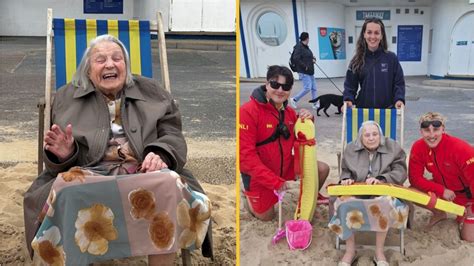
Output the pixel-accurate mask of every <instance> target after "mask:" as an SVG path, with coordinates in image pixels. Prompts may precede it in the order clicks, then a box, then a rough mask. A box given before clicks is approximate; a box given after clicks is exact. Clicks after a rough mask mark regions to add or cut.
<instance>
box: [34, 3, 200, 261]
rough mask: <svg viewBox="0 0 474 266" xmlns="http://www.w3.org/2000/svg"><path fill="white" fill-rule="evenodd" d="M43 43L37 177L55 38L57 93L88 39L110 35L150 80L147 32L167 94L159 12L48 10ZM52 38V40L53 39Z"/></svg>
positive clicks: (188, 257) (47, 121)
mask: <svg viewBox="0 0 474 266" xmlns="http://www.w3.org/2000/svg"><path fill="white" fill-rule="evenodd" d="M47 24H48V25H47V27H48V31H47V41H46V85H45V97H44V99H40V102H39V104H38V107H39V119H40V121H39V127H40V129H39V132H38V133H39V134H38V174H40V173H41V172H42V171H43V163H42V162H43V153H42V149H43V136H44V133H45V132H46V131H47V130H48V129H49V124H50V119H51V118H50V113H51V92H52V84H51V80H52V74H51V69H52V43H53V39H54V51H55V53H54V58H55V63H56V64H55V66H56V67H55V69H56V76H55V78H56V85H55V87H54V88H55V90H59V89H60V88H61V87H62V86H63V85H66V84H67V83H68V82H70V81H71V80H72V76H73V75H74V73H75V71H76V67H77V66H78V65H79V63H80V61H81V59H82V55H83V54H84V52H85V50H86V48H87V46H88V44H89V42H90V40H92V39H93V38H95V37H97V36H99V35H103V34H110V35H113V36H115V37H117V38H118V39H119V40H120V41H121V42H122V43H123V44H124V45H125V46H126V48H127V50H128V53H129V56H130V65H131V70H132V73H133V74H138V75H142V76H146V77H149V78H153V72H152V56H151V38H150V32H157V33H158V47H159V56H160V69H161V77H162V86H163V87H164V88H165V89H166V90H167V91H169V92H170V80H169V73H168V62H167V55H166V44H165V36H164V31H163V24H162V19H161V13H159V12H158V13H157V20H156V23H151V22H150V21H139V20H95V19H69V18H64V19H63V18H61V19H59V18H54V19H53V11H52V9H48V23H47ZM53 37H54V38H53ZM181 255H182V262H183V264H184V265H191V254H190V252H189V250H187V249H183V250H181Z"/></svg>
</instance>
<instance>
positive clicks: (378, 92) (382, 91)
mask: <svg viewBox="0 0 474 266" xmlns="http://www.w3.org/2000/svg"><path fill="white" fill-rule="evenodd" d="M359 85H360V90H359V91H358V89H359ZM343 96H344V101H351V102H352V103H355V104H356V105H357V107H358V108H393V107H394V105H395V103H396V102H397V101H399V100H400V101H402V102H403V103H405V78H404V76H403V69H402V67H401V65H400V62H399V61H398V58H397V56H396V55H395V54H394V53H392V52H390V51H384V50H383V48H382V47H379V48H378V49H377V50H376V51H375V52H372V51H369V50H367V51H366V53H365V64H364V66H363V68H362V69H361V71H360V72H355V73H354V72H352V70H351V69H350V68H349V69H348V70H347V72H346V79H345V81H344V93H343Z"/></svg>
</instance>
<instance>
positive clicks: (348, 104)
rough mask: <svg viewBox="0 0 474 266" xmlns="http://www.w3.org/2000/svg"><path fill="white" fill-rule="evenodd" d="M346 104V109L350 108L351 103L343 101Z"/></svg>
mask: <svg viewBox="0 0 474 266" xmlns="http://www.w3.org/2000/svg"><path fill="white" fill-rule="evenodd" d="M344 102H345V103H346V106H347V108H352V102H351V101H344Z"/></svg>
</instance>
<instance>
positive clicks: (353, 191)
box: [328, 183, 465, 216]
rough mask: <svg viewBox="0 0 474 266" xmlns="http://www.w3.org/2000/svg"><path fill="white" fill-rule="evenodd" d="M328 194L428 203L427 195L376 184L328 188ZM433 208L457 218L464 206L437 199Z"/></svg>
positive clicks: (402, 188)
mask: <svg viewBox="0 0 474 266" xmlns="http://www.w3.org/2000/svg"><path fill="white" fill-rule="evenodd" d="M328 194H329V195H331V196H344V195H376V196H381V195H387V196H392V197H395V198H399V199H404V200H408V201H412V202H415V203H418V204H421V205H427V204H428V203H429V201H430V196H429V195H428V194H427V193H424V192H421V191H418V190H414V189H410V188H407V187H403V186H398V185H395V184H377V185H367V184H365V183H356V184H352V185H350V186H342V185H335V186H328ZM434 208H436V209H438V210H442V211H445V212H449V213H453V214H456V215H459V216H462V215H464V209H465V208H464V206H461V205H458V204H455V203H453V202H450V201H446V200H443V199H440V198H438V199H437V200H436V204H435V205H434Z"/></svg>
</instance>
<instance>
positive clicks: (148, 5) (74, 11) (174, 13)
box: [0, 0, 236, 36]
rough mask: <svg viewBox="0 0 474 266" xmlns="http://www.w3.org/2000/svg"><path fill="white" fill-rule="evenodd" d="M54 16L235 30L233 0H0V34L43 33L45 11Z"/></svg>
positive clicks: (185, 29)
mask: <svg viewBox="0 0 474 266" xmlns="http://www.w3.org/2000/svg"><path fill="white" fill-rule="evenodd" d="M48 8H52V9H53V16H54V17H57V18H80V19H87V18H94V19H119V20H120V19H123V20H129V19H138V20H156V12H157V11H160V12H161V13H162V16H163V28H164V31H165V32H177V33H192V34H211V35H212V34H218V33H224V34H226V33H231V34H233V33H234V32H235V25H236V23H235V11H236V0H202V1H194V0H173V1H169V0H156V1H152V0H140V1H133V0H62V1H55V0H42V1H37V0H19V1H18V0H1V1H0V25H1V26H0V36H46V21H47V20H46V11H47V9H48Z"/></svg>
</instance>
